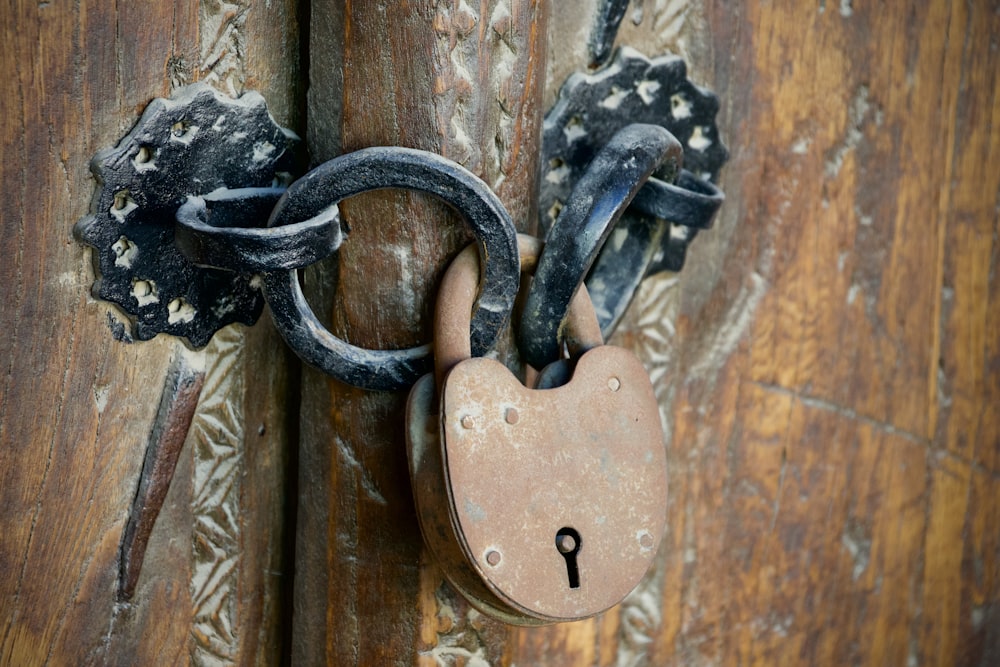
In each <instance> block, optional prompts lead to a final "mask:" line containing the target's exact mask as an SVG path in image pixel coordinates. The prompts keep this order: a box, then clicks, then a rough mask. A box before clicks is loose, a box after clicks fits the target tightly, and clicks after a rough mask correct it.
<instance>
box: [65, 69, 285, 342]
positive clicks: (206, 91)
mask: <svg viewBox="0 0 1000 667" xmlns="http://www.w3.org/2000/svg"><path fill="white" fill-rule="evenodd" d="M297 143H298V138H297V137H296V136H295V135H294V134H293V133H292V132H290V131H289V130H285V129H283V128H281V127H279V126H278V125H277V123H275V122H274V119H272V118H271V116H270V114H268V112H267V108H266V106H265V103H264V98H263V97H261V96H260V95H258V94H257V93H247V94H245V95H243V96H242V97H240V98H239V99H237V100H234V99H230V98H228V97H225V96H224V95H221V94H220V93H218V92H216V91H215V90H214V89H213V88H211V87H209V86H207V85H205V84H194V85H192V86H188V87H186V88H184V89H182V90H181V91H179V92H178V93H177V95H176V96H175V97H174V98H173V99H169V100H167V99H159V98H158V99H155V100H153V101H152V102H151V103H150V104H149V106H148V107H146V110H145V112H143V114H142V118H140V120H139V122H138V124H136V126H135V128H134V129H133V130H132V131H131V132H129V133H128V135H126V136H125V137H124V138H123V139H122V140H121V141H120V142H119V143H118V145H117V146H116V147H115V148H112V149H109V150H106V151H102V152H101V153H99V154H98V155H97V156H96V157H95V158H94V160H93V162H92V164H91V168H92V170H93V172H94V175H95V176H96V177H97V180H98V181H99V182H100V184H101V187H100V189H99V190H98V192H97V195H96V197H95V202H94V212H93V214H92V215H90V216H88V217H86V218H84V219H83V220H81V221H80V222H79V223H77V225H76V228H75V232H76V235H77V238H79V239H80V240H82V241H84V242H85V243H87V244H89V245H91V246H93V248H94V253H93V260H94V268H95V271H96V273H97V275H98V279H97V281H96V282H95V283H94V287H93V292H94V296H95V297H97V298H100V299H104V300H105V301H110V302H111V303H114V304H115V305H116V306H118V308H119V309H120V310H121V311H122V312H123V313H124V314H125V315H126V317H127V318H128V319H129V321H130V322H131V324H132V327H133V335H134V336H135V338H137V339H139V340H148V339H150V338H153V337H154V336H156V334H158V333H168V334H171V335H174V336H179V337H182V338H185V339H187V340H188V341H190V343H191V345H193V346H195V347H201V346H204V345H206V344H208V341H209V340H210V339H211V338H212V335H213V334H214V333H215V332H216V331H218V330H219V329H221V328H222V327H224V326H226V325H227V324H231V323H233V322H242V323H243V324H253V323H254V322H256V321H257V318H258V317H259V316H260V313H261V310H262V309H263V307H264V298H263V296H262V294H261V291H260V289H259V288H258V287H257V286H256V285H255V284H254V281H253V275H252V273H251V272H242V273H234V272H232V271H221V270H218V269H210V268H200V267H198V266H196V265H195V264H194V263H192V262H191V261H189V260H188V259H187V258H186V257H185V256H184V255H183V254H182V252H181V249H180V248H179V247H178V246H177V245H175V244H174V230H175V227H176V226H177V225H176V222H175V218H176V213H177V209H178V208H179V207H180V206H181V204H183V203H184V201H186V199H187V198H188V197H189V196H192V195H197V196H204V197H209V198H211V197H212V196H215V195H219V194H220V193H224V192H226V191H229V190H234V189H237V188H241V189H242V188H275V187H283V186H284V185H287V183H288V182H290V181H291V173H292V172H294V171H295V158H294V148H295V146H296V144H297ZM250 201H256V202H264V205H265V206H266V198H264V199H261V198H248V199H245V200H244V203H248V202H250ZM247 214H248V215H259V208H258V210H257V211H249V212H248V213H247Z"/></svg>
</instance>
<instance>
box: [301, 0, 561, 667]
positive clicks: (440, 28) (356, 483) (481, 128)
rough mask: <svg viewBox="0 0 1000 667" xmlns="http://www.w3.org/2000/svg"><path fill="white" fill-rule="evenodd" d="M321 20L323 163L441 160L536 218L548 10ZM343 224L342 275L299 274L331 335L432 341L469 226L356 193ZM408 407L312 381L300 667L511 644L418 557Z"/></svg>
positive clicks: (514, 4)
mask: <svg viewBox="0 0 1000 667" xmlns="http://www.w3.org/2000/svg"><path fill="white" fill-rule="evenodd" d="M312 16H313V21H312V29H313V31H312V33H311V36H310V44H311V54H314V55H315V59H314V60H313V61H312V72H313V73H314V74H315V76H314V77H313V78H312V82H313V88H312V89H311V90H310V109H309V125H310V128H311V129H310V135H309V136H310V147H311V149H312V151H313V156H314V159H317V160H322V159H328V158H330V157H332V156H333V155H332V152H335V151H338V150H343V151H349V150H355V149H358V148H362V147H365V146H371V145H400V146H408V147H413V148H421V149H425V150H431V151H434V152H437V153H440V154H442V155H445V156H447V157H450V158H452V159H454V160H457V161H459V162H461V163H462V164H464V165H465V166H466V167H468V168H469V169H470V170H472V171H473V172H474V173H476V174H478V175H479V176H480V177H482V178H483V179H484V180H486V182H487V183H489V184H490V185H491V186H492V187H493V188H494V189H495V190H496V191H497V192H498V193H499V194H500V197H501V199H502V200H503V201H504V203H505V204H506V205H507V206H508V208H509V209H510V210H511V211H512V214H513V215H514V219H515V220H516V221H517V222H518V225H519V226H521V227H522V228H524V227H525V226H526V225H528V224H529V220H528V211H530V210H531V201H532V198H533V193H534V192H535V188H536V186H535V176H534V174H535V173H536V166H535V160H536V157H535V155H536V152H535V150H534V149H533V148H532V147H534V146H537V133H538V130H539V119H540V115H539V114H540V109H539V107H538V106H537V104H538V95H537V91H538V90H540V86H541V85H542V74H543V72H544V69H543V67H544V59H543V56H544V51H543V50H544V47H545V43H544V38H545V21H544V12H543V9H542V6H541V3H538V2H533V1H526V0H491V1H488V2H481V3H467V2H465V1H453V0H448V1H443V2H431V1H426V2H416V3H393V2H346V3H338V2H314V3H313V4H312ZM317 128H322V130H321V131H318V129H317ZM333 131H337V132H339V135H340V140H339V141H334V140H331V139H330V138H329V133H330V132H333ZM327 151H331V152H327ZM341 212H342V214H343V215H344V216H345V220H346V221H347V223H348V225H349V227H350V230H351V231H350V235H349V238H348V239H347V241H346V242H345V244H344V246H343V248H342V250H341V252H340V259H339V263H338V265H337V266H331V267H327V269H326V271H325V273H324V272H323V271H322V270H321V271H319V272H317V273H314V274H312V277H313V280H311V281H310V275H309V274H307V287H308V286H309V284H310V282H312V283H316V282H320V283H321V285H325V289H317V290H315V291H314V293H313V295H312V297H311V300H312V302H313V303H319V304H323V306H322V308H329V307H330V306H329V305H327V304H332V315H331V317H332V323H333V331H334V332H335V333H336V334H337V335H339V336H342V337H345V338H346V339H348V340H349V341H350V342H352V343H355V344H358V345H362V346H364V347H370V348H392V347H401V346H409V345H414V344H416V343H419V342H422V341H425V340H428V339H429V337H430V332H429V330H428V326H429V322H430V318H429V317H428V316H429V313H430V308H431V307H432V304H433V298H432V297H433V291H434V287H435V285H436V282H437V279H438V277H439V276H440V273H441V271H442V270H443V268H444V264H445V262H446V260H447V259H449V258H450V257H451V256H453V255H454V254H455V253H456V252H457V250H458V249H459V248H461V247H462V246H464V245H465V244H466V243H467V242H468V239H469V235H468V233H467V232H466V231H465V229H464V226H463V225H462V223H461V221H460V219H458V218H456V217H455V214H454V213H452V212H451V211H450V210H449V209H448V208H447V207H446V206H444V205H443V204H441V203H439V202H436V201H433V200H431V199H430V198H429V197H427V196H423V195H417V194H405V193H395V192H388V193H385V192H379V193H372V194H369V195H365V196H362V197H357V198H355V199H353V200H350V201H348V202H345V203H344V204H343V206H342V208H341ZM404 402H405V392H397V393H381V394H377V393H370V392H363V391H359V390H356V389H352V388H348V387H344V386H342V385H339V384H337V383H334V382H331V381H330V380H328V379H326V378H323V377H320V376H318V375H316V374H313V373H312V372H311V371H307V372H306V373H305V374H304V383H303V423H302V443H301V459H300V478H299V488H300V492H301V495H300V504H299V507H300V514H299V517H300V520H299V524H298V536H299V538H298V542H297V551H296V589H295V612H296V618H297V619H298V620H297V621H296V627H295V630H294V632H295V639H294V648H293V661H295V662H299V663H302V664H318V663H323V662H326V663H328V664H358V665H368V664H410V663H411V662H412V661H414V660H420V661H423V662H424V663H429V664H434V661H436V660H449V661H450V660H459V661H465V660H474V659H478V658H476V656H479V657H480V658H482V659H492V656H495V655H497V653H498V651H501V650H502V649H503V642H504V639H505V633H504V631H503V629H502V628H501V627H500V626H499V624H497V623H495V622H493V621H489V620H487V619H484V618H482V617H481V616H479V615H478V614H476V613H475V612H474V611H472V610H471V609H470V608H469V607H468V605H467V604H466V603H465V602H464V601H463V600H461V598H460V597H458V596H456V595H455V594H454V593H453V592H451V591H450V590H449V589H448V588H447V587H446V586H442V585H441V576H440V573H438V572H437V571H436V570H435V569H434V568H433V566H431V565H429V564H427V563H426V562H425V561H424V560H423V559H422V556H421V538H420V533H419V529H418V526H417V522H416V516H415V514H414V510H413V504H412V499H411V493H410V486H409V473H408V470H407V463H406V452H405V446H404V436H403V434H404V424H403V408H404Z"/></svg>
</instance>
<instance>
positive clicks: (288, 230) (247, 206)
mask: <svg viewBox="0 0 1000 667" xmlns="http://www.w3.org/2000/svg"><path fill="white" fill-rule="evenodd" d="M284 192H285V188H241V189H233V190H230V189H225V188H220V189H219V190H216V191H214V192H210V193H208V194H206V195H203V196H201V197H196V196H191V197H188V199H187V201H186V202H184V204H182V205H181V207H180V208H179V209H178V210H177V215H176V218H177V228H176V229H175V230H174V243H175V244H176V245H177V247H178V248H179V249H180V251H181V254H183V255H184V256H185V257H187V258H188V259H189V260H190V261H191V262H193V263H194V264H196V265H198V266H204V267H211V268H215V269H225V270H227V271H235V272H237V273H244V274H250V273H258V272H261V271H280V270H282V269H298V268H302V267H306V266H309V265H310V264H315V263H316V262H318V261H320V260H322V259H325V258H326V257H329V256H330V255H332V254H333V253H335V252H337V249H338V248H339V247H340V243H341V241H342V238H343V235H342V234H341V231H340V215H339V214H338V211H337V208H336V207H335V206H334V207H332V208H330V209H328V210H326V211H323V212H321V213H320V214H319V215H316V216H314V217H312V218H309V219H308V220H304V221H302V222H298V223H295V224H292V225H285V226H283V227H248V226H244V225H245V224H246V223H247V222H253V221H258V220H266V219H267V217H268V215H269V214H270V212H271V210H272V209H273V208H274V206H275V204H276V203H277V202H278V200H279V198H280V197H281V195H283V194H284Z"/></svg>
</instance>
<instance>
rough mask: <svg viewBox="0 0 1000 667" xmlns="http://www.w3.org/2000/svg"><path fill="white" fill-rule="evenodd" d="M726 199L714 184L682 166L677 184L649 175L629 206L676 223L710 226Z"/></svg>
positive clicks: (708, 227)
mask: <svg viewBox="0 0 1000 667" xmlns="http://www.w3.org/2000/svg"><path fill="white" fill-rule="evenodd" d="M725 198H726V196H725V195H724V194H722V190H720V189H719V188H717V187H716V186H715V183H712V182H711V181H706V180H704V179H701V178H698V177H697V176H695V175H694V174H692V173H691V172H690V171H688V170H687V169H682V170H681V173H680V176H678V177H677V184H676V185H674V184H672V183H667V182H666V181H661V180H660V179H658V178H650V179H649V180H648V181H647V182H646V184H645V185H644V186H642V189H641V190H639V192H638V193H637V194H636V196H635V199H633V200H632V205H631V206H630V207H629V209H630V210H632V211H638V212H639V213H642V214H643V215H648V216H651V217H654V218H660V219H661V220H668V221H669V222H672V223H673V224H675V225H684V226H685V227H691V228H692V229H711V227H712V220H713V219H714V218H715V214H716V212H717V211H718V210H719V207H720V206H722V202H723V201H724V200H725Z"/></svg>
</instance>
